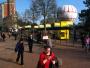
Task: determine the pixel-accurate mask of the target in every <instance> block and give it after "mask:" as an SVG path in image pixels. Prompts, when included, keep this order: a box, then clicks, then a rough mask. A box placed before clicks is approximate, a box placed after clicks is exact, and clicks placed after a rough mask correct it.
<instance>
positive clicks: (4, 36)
mask: <svg viewBox="0 0 90 68" xmlns="http://www.w3.org/2000/svg"><path fill="white" fill-rule="evenodd" d="M1 37H2V39H3V41H5V38H6V35H5V33H1Z"/></svg>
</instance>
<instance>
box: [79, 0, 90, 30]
mask: <svg viewBox="0 0 90 68" xmlns="http://www.w3.org/2000/svg"><path fill="white" fill-rule="evenodd" d="M83 3H84V4H85V6H86V7H87V9H84V10H81V13H79V19H80V21H82V22H83V26H84V29H86V30H90V0H85V1H83Z"/></svg>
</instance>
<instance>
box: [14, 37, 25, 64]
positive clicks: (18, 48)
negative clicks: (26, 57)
mask: <svg viewBox="0 0 90 68" xmlns="http://www.w3.org/2000/svg"><path fill="white" fill-rule="evenodd" d="M15 52H18V53H17V58H16V62H18V61H19V59H20V58H21V63H20V64H21V65H23V64H24V61H23V53H24V46H23V39H22V38H21V39H20V40H19V42H17V44H16V47H15Z"/></svg>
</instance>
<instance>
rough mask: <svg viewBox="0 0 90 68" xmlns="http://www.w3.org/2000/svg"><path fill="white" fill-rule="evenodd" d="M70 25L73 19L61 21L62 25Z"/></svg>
mask: <svg viewBox="0 0 90 68" xmlns="http://www.w3.org/2000/svg"><path fill="white" fill-rule="evenodd" d="M70 25H73V22H72V21H61V27H68V26H70Z"/></svg>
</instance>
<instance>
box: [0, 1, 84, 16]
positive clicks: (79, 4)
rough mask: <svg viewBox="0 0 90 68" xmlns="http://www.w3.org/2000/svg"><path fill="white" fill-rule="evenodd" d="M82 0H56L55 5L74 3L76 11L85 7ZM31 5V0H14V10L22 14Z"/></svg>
mask: <svg viewBox="0 0 90 68" xmlns="http://www.w3.org/2000/svg"><path fill="white" fill-rule="evenodd" d="M4 1H6V0H0V3H1V2H4ZM83 1H84V0H56V2H57V6H58V7H60V6H63V5H74V6H75V7H76V8H77V11H78V13H79V12H80V11H81V10H83V9H84V8H85V5H84V4H83ZM30 5H31V0H16V10H17V11H18V12H19V14H21V15H22V14H23V13H24V11H25V9H28V8H29V7H30Z"/></svg>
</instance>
